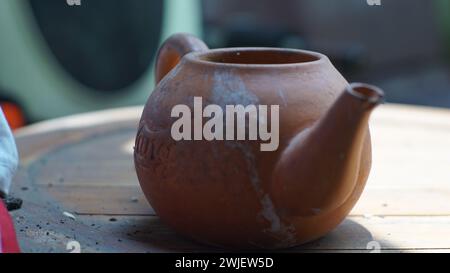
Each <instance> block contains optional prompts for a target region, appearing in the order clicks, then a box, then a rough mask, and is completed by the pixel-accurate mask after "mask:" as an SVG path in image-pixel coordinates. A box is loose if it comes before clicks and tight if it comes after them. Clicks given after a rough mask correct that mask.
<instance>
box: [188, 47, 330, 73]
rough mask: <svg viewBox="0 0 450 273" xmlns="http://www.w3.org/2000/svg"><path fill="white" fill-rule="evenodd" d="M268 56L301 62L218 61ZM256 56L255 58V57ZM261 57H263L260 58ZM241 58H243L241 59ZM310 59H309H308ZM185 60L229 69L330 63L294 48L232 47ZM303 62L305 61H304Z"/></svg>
mask: <svg viewBox="0 0 450 273" xmlns="http://www.w3.org/2000/svg"><path fill="white" fill-rule="evenodd" d="M249 53H250V55H251V54H256V55H258V54H266V55H272V56H270V57H272V58H278V57H281V58H283V57H284V58H288V59H295V58H298V60H299V61H286V62H283V61H280V60H278V61H277V62H273V61H272V62H267V63H266V62H264V63H261V62H259V63H256V62H255V63H253V62H239V61H223V60H218V59H219V58H220V57H224V56H225V57H228V58H229V57H231V58H233V57H237V56H241V55H242V54H247V55H248V54H249ZM256 55H254V56H253V57H255V56H256ZM260 57H261V56H260ZM239 58H241V57H239ZM308 58H309V59H308ZM184 59H186V60H188V61H189V62H191V63H196V64H199V65H206V66H214V67H227V68H270V69H275V68H300V67H310V66H313V65H319V64H323V63H326V62H329V59H328V57H327V56H326V55H324V54H322V53H319V52H315V51H309V50H302V49H292V48H278V47H230V48H218V49H210V50H207V51H199V52H191V53H189V54H187V55H185V56H184ZM302 60H303V61H302Z"/></svg>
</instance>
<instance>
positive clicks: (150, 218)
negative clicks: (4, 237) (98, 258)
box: [13, 105, 450, 252]
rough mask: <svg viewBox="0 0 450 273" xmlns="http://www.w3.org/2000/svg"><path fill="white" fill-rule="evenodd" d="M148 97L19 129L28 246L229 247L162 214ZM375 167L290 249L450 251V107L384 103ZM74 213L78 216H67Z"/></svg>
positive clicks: (22, 234)
mask: <svg viewBox="0 0 450 273" xmlns="http://www.w3.org/2000/svg"><path fill="white" fill-rule="evenodd" d="M141 111H142V108H141V107H131V108H124V109H116V110H108V111H103V112H96V113H88V114H83V115H78V116H72V117H68V118H63V119H58V120H53V121H48V122H45V123H41V124H36V125H33V126H30V127H27V128H24V129H22V130H20V131H18V132H16V139H17V144H18V146H19V150H20V154H21V160H22V163H21V166H20V170H19V173H18V175H17V177H16V179H15V181H14V188H13V193H14V194H15V195H16V196H18V197H21V198H23V199H24V207H23V209H21V210H19V211H17V212H15V213H14V218H15V220H16V227H17V229H18V230H19V239H20V242H21V246H22V248H23V250H24V251H26V252H67V250H66V248H65V247H66V243H67V242H68V241H70V240H77V241H79V242H80V243H81V244H82V247H83V251H85V252H172V251H178V252H179V251H182V252H197V251H219V252H220V251H223V250H220V249H215V248H210V247H208V246H204V245H199V244H197V243H195V242H192V241H190V240H189V239H187V238H184V237H182V236H180V235H177V234H176V233H175V232H174V231H172V230H171V229H170V228H168V227H167V226H166V225H164V224H163V223H161V222H160V221H159V218H158V217H157V216H156V214H155V212H154V210H153V209H152V208H151V207H150V205H149V204H148V203H147V201H146V200H145V198H144V196H143V194H142V192H141V190H140V188H139V184H138V181H137V178H136V175H135V172H134V167H133V158H132V151H133V140H134V135H135V132H136V128H137V124H138V120H139V116H140V113H141ZM371 130H372V137H373V147H374V149H373V150H374V152H373V154H374V155H373V168H372V173H371V175H370V178H369V181H368V185H367V188H366V190H365V192H364V194H363V196H362V197H361V199H360V201H359V202H358V204H357V206H356V207H355V208H354V210H353V211H352V213H351V216H350V217H349V218H348V219H347V220H346V221H344V222H343V223H342V224H341V225H340V226H339V227H338V228H337V229H336V230H334V231H333V232H332V233H330V234H329V235H328V236H326V237H325V238H323V239H320V240H318V241H316V242H313V243H310V244H307V245H305V246H302V247H301V248H295V249H289V250H285V251H288V252H370V250H368V249H367V244H368V243H369V242H372V241H376V242H378V243H379V244H380V246H381V247H382V251H384V252H450V183H449V182H450V111H448V110H441V109H432V108H423V107H411V106H403V105H384V106H382V107H380V109H379V110H377V111H376V112H375V114H374V116H373V118H372V120H371ZM64 212H69V213H72V214H73V215H74V216H75V219H70V218H68V217H67V216H64Z"/></svg>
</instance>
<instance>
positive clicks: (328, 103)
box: [135, 34, 382, 249]
mask: <svg viewBox="0 0 450 273" xmlns="http://www.w3.org/2000/svg"><path fill="white" fill-rule="evenodd" d="M156 78H157V80H158V81H159V83H158V85H157V87H156V89H155V90H154V91H153V93H152V94H151V96H150V98H149V100H148V101H147V104H146V106H145V109H144V112H143V114H142V118H141V121H140V125H139V130H138V134H137V137H136V144H135V166H136V171H137V174H138V178H139V181H140V185H141V187H142V189H143V191H144V193H145V195H146V197H147V199H148V201H149V202H150V204H151V205H152V206H153V208H154V210H155V211H156V212H157V214H158V215H159V217H160V218H161V220H162V221H163V222H165V223H167V224H168V225H170V226H171V227H173V228H174V229H175V230H176V231H178V232H180V233H182V234H184V235H187V236H189V237H191V238H194V239H196V240H198V241H201V242H204V243H207V244H210V245H216V246H223V247H232V248H265V249H274V248H286V247H292V246H296V245H299V244H302V243H305V242H308V241H311V240H314V239H317V238H319V237H321V236H323V235H325V234H326V233H328V232H329V231H331V230H332V229H333V228H335V227H336V226H337V225H338V224H339V223H340V222H341V221H342V220H343V219H344V218H345V217H346V216H347V214H348V213H349V212H350V210H351V209H352V208H353V206H354V205H355V203H356V202H357V200H358V198H359V196H360V195H361V193H362V191H363V188H364V185H365V183H366V180H367V177H368V174H369V171H370V165H371V143H370V134H369V129H368V119H369V115H370V112H371V110H372V109H373V108H374V107H375V106H376V105H377V104H378V103H379V102H380V99H381V97H382V92H381V91H380V90H379V89H377V88H375V87H373V86H369V85H364V84H353V85H349V84H348V82H347V81H346V80H345V79H344V78H343V77H342V76H341V74H340V73H339V72H338V71H337V70H336V69H335V68H334V67H333V65H332V64H331V62H330V61H329V59H328V58H327V57H326V56H324V55H322V54H319V53H314V52H308V51H301V50H288V49H274V48H231V49H217V50H208V49H207V47H206V46H205V45H204V44H203V42H201V41H200V40H198V39H196V38H195V37H192V36H189V35H185V34H178V35H175V36H173V37H171V38H169V40H168V41H167V42H166V43H165V44H164V45H163V46H162V48H161V49H160V52H159V57H158V61H157V75H156ZM195 98H201V99H202V101H203V107H205V106H206V105H217V106H220V107H221V108H222V109H225V108H226V106H227V105H243V106H248V105H278V107H279V120H278V121H279V143H278V147H277V149H276V150H273V151H262V150H261V144H262V143H263V142H264V141H262V140H249V139H248V138H247V139H244V140H217V139H216V140H212V141H208V140H205V139H201V140H194V138H195V137H193V138H192V139H193V140H190V141H189V140H181V141H177V140H175V139H174V137H173V134H172V126H173V124H174V122H175V121H176V120H177V119H176V118H174V117H172V116H173V115H172V114H173V113H172V110H173V109H174V107H175V106H176V105H186V106H187V107H188V108H189V109H191V110H192V113H193V115H194V112H195V111H196V110H195V109H194V100H195ZM206 121H207V119H204V120H203V123H205V122H206ZM272 121H273V120H272V119H270V118H267V120H266V122H268V123H271V122H272ZM193 123H195V122H193ZM270 126H275V125H274V124H270Z"/></svg>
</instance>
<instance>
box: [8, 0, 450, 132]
mask: <svg viewBox="0 0 450 273" xmlns="http://www.w3.org/2000/svg"><path fill="white" fill-rule="evenodd" d="M77 2H79V3H80V5H76V3H77ZM68 3H75V5H69V4H68ZM175 32H189V33H192V34H194V35H197V36H199V37H201V38H202V39H203V40H204V41H205V42H206V43H207V44H208V45H209V46H210V47H211V48H218V47H235V46H239V47H241V46H268V47H289V48H299V49H309V50H314V51H319V52H322V53H325V54H326V55H328V56H329V57H330V59H331V60H332V61H333V63H334V64H335V66H336V67H337V68H338V69H339V70H340V71H341V72H342V73H343V74H344V76H345V77H346V78H347V79H348V80H349V81H366V82H370V83H374V84H377V85H379V86H381V87H382V88H383V89H385V91H386V95H387V101H388V102H393V103H406V104H417V105H426V106H435V107H448V108H450V69H449V68H450V1H448V0H428V1H424V0H395V1H389V0H381V6H370V5H368V4H367V1H366V0H339V1H330V0H284V1H276V0H245V1H242V0H127V1H123V0H1V1H0V103H1V106H2V108H3V110H4V111H5V112H6V115H7V118H8V120H9V122H10V124H11V125H12V126H13V127H14V128H19V127H21V126H24V125H26V124H29V123H33V122H37V121H41V120H45V119H50V118H56V117H61V116H65V115H70V114H75V113H81V112H86V111H94V110H100V109H106V108H112V107H120V106H128V105H139V104H144V103H145V101H146V99H147V97H148V95H149V94H150V92H151V90H152V88H153V62H154V57H155V53H156V51H157V49H158V46H159V45H160V43H161V42H162V41H163V40H164V39H165V38H167V37H168V36H169V35H170V34H172V33H175Z"/></svg>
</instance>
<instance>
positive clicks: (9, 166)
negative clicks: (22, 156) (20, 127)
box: [0, 109, 19, 195]
mask: <svg viewBox="0 0 450 273" xmlns="http://www.w3.org/2000/svg"><path fill="white" fill-rule="evenodd" d="M18 163H19V156H18V154H17V148H16V143H15V142H14V138H13V135H12V132H11V129H10V128H9V126H8V123H7V121H6V118H5V115H4V114H3V111H2V110H1V109H0V192H1V193H0V195H2V194H8V193H9V187H10V186H11V181H12V178H13V176H14V173H15V172H16V170H17V166H18Z"/></svg>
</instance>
